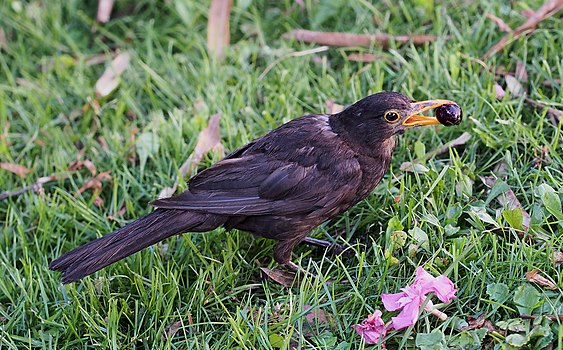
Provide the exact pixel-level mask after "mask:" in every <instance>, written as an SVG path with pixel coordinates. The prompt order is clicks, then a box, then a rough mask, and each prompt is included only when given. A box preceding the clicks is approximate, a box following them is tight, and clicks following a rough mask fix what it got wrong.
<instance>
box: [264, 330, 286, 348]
mask: <svg viewBox="0 0 563 350" xmlns="http://www.w3.org/2000/svg"><path fill="white" fill-rule="evenodd" d="M268 339H269V340H270V345H271V346H272V348H278V349H282V348H284V347H285V338H284V337H282V336H281V335H279V334H275V333H272V334H270V335H269V336H268Z"/></svg>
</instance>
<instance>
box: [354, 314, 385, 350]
mask: <svg viewBox="0 0 563 350" xmlns="http://www.w3.org/2000/svg"><path fill="white" fill-rule="evenodd" d="M352 328H354V329H355V330H356V333H358V334H359V335H360V336H361V337H362V338H364V340H365V342H366V343H367V344H377V343H379V341H381V339H383V338H385V335H386V334H387V329H388V328H387V327H386V326H385V323H384V322H383V320H382V319H381V311H379V310H375V312H374V313H373V314H371V315H369V316H368V318H366V319H365V320H363V321H362V323H360V324H356V325H353V326H352ZM381 346H382V347H385V343H381Z"/></svg>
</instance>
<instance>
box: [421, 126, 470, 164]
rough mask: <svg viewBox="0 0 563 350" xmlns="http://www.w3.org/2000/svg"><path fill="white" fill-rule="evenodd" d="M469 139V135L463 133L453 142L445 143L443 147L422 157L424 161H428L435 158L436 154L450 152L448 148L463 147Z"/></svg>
mask: <svg viewBox="0 0 563 350" xmlns="http://www.w3.org/2000/svg"><path fill="white" fill-rule="evenodd" d="M470 139H471V134H470V133H468V132H467V131H465V132H463V134H461V135H460V136H459V137H457V138H456V139H454V140H451V141H449V142H447V143H445V144H444V145H443V146H441V147H438V148H436V149H435V150H433V151H430V152H428V153H426V154H425V155H424V159H427V160H428V159H430V158H432V157H435V156H437V155H438V154H442V153H446V152H448V151H449V150H450V148H453V147H457V146H461V145H464V144H465V143H466V142H467V141H469V140H470Z"/></svg>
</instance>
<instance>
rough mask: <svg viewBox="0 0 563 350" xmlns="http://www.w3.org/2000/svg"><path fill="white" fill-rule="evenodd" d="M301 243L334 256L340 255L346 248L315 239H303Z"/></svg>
mask: <svg viewBox="0 0 563 350" xmlns="http://www.w3.org/2000/svg"><path fill="white" fill-rule="evenodd" d="M301 242H302V243H307V244H310V245H312V246H315V247H319V248H324V249H328V250H330V252H331V253H333V254H335V255H340V254H342V253H343V252H344V250H345V249H346V247H345V246H344V245H342V244H338V243H331V242H329V241H325V240H323V239H317V238H313V237H305V239H304V240H303V241H301Z"/></svg>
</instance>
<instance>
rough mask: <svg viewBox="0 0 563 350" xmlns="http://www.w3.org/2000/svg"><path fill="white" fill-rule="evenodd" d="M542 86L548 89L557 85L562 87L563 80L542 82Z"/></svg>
mask: <svg viewBox="0 0 563 350" xmlns="http://www.w3.org/2000/svg"><path fill="white" fill-rule="evenodd" d="M541 83H542V85H545V86H547V87H554V86H556V85H561V79H551V80H547V79H546V80H544V81H542V82H541Z"/></svg>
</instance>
